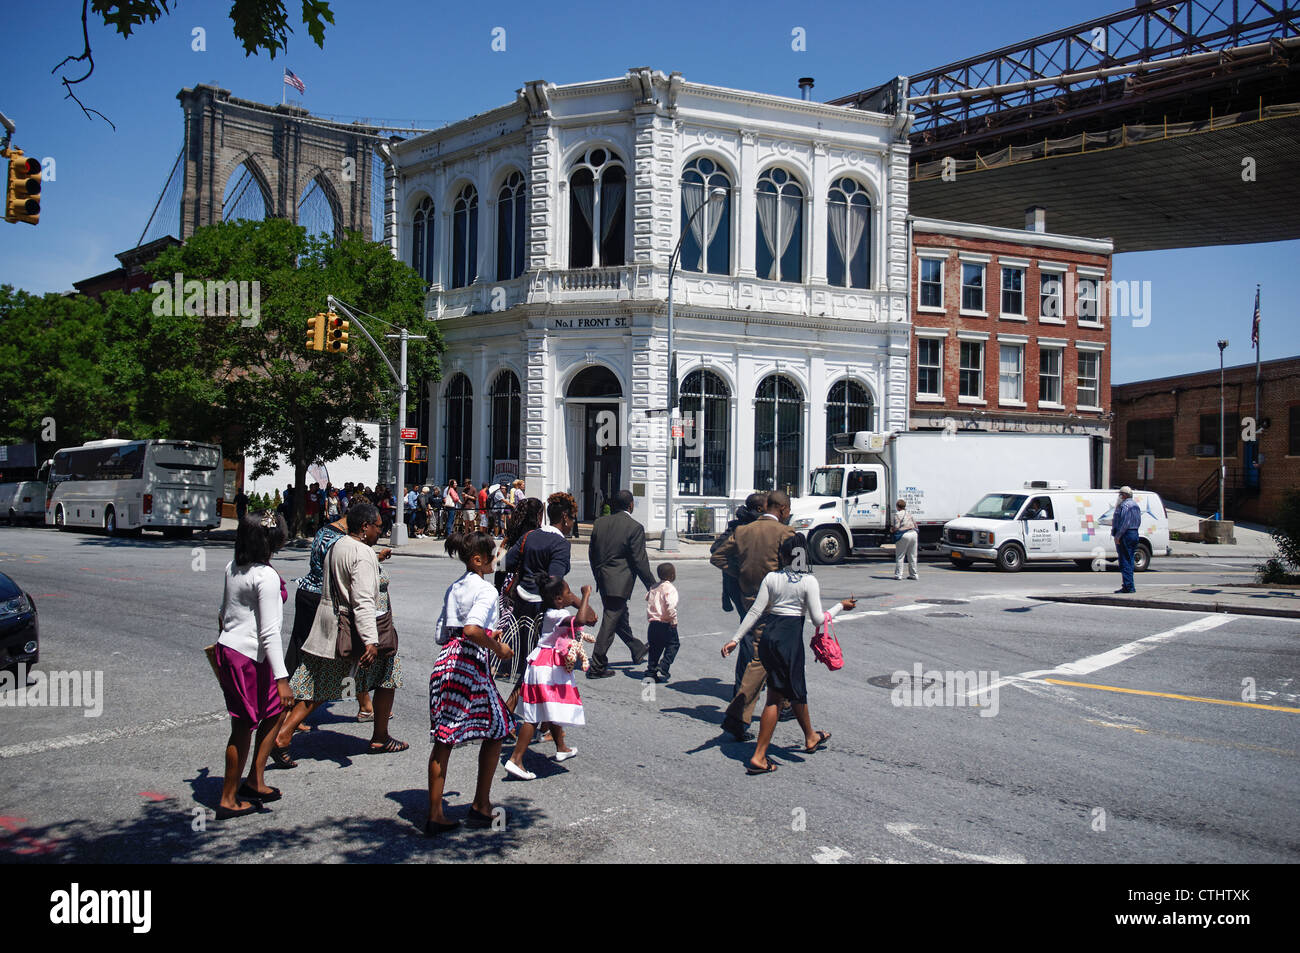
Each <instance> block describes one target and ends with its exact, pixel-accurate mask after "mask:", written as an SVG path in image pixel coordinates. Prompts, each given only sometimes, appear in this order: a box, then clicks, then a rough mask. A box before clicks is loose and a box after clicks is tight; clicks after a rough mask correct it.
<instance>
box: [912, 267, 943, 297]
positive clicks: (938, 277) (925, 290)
mask: <svg viewBox="0 0 1300 953" xmlns="http://www.w3.org/2000/svg"><path fill="white" fill-rule="evenodd" d="M917 304H919V305H920V306H921V307H922V308H942V307H943V261H942V259H939V258H922V259H921V288H920V300H919V301H918V302H917Z"/></svg>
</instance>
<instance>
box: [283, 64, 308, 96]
mask: <svg viewBox="0 0 1300 953" xmlns="http://www.w3.org/2000/svg"><path fill="white" fill-rule="evenodd" d="M284 85H286V86H292V87H293V88H294V89H296V90H298V92H300V93H305V92H307V84H306V83H304V82H303V81H302V80H300V79H299V78H298V77H297V76H295V75H294V74H293V70H291V69H288V68H286V69H285V71H284Z"/></svg>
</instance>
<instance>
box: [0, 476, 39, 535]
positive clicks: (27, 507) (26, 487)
mask: <svg viewBox="0 0 1300 953" xmlns="http://www.w3.org/2000/svg"><path fill="white" fill-rule="evenodd" d="M0 516H3V517H5V518H6V519H7V520H8V522H9V525H10V526H13V525H14V524H15V523H18V522H23V523H33V524H34V523H44V522H45V484H44V483H40V482H37V481H36V480H27V481H25V482H23V483H0Z"/></svg>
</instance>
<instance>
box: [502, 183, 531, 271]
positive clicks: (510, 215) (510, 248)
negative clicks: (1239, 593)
mask: <svg viewBox="0 0 1300 953" xmlns="http://www.w3.org/2000/svg"><path fill="white" fill-rule="evenodd" d="M526 199H527V192H526V190H525V186H524V177H523V176H522V175H520V174H519V173H518V172H512V173H510V177H509V178H508V179H506V180H505V182H504V183H503V184H502V186H501V189H500V191H498V192H497V281H509V280H510V279H511V278H518V277H519V276H520V275H522V274H523V273H524V235H525V233H526V231H527V221H526V219H525V215H526V209H525V201H526Z"/></svg>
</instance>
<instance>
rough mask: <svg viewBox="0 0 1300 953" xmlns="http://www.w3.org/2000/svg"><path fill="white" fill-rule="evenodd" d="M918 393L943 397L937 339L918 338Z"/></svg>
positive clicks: (940, 344) (941, 368)
mask: <svg viewBox="0 0 1300 953" xmlns="http://www.w3.org/2000/svg"><path fill="white" fill-rule="evenodd" d="M916 393H917V396H918V397H942V396H943V342H942V341H940V340H939V339H937V338H917V341H916ZM1292 416H1293V417H1294V414H1293V415H1292Z"/></svg>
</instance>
